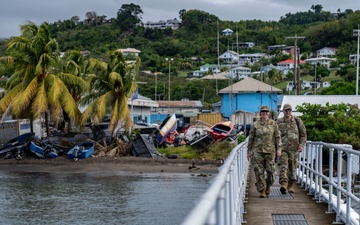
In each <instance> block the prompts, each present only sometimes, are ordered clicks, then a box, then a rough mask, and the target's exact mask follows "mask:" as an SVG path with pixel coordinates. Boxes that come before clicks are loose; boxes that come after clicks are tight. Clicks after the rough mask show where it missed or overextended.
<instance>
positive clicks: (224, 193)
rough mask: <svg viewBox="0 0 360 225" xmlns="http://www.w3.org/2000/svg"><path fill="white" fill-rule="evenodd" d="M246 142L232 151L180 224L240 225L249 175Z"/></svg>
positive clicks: (242, 218) (242, 219)
mask: <svg viewBox="0 0 360 225" xmlns="http://www.w3.org/2000/svg"><path fill="white" fill-rule="evenodd" d="M247 140H248V139H246V140H245V141H244V142H242V143H241V144H239V145H237V146H236V147H235V148H233V149H232V151H231V153H230V154H229V157H228V158H227V159H226V160H225V161H224V164H223V165H222V166H221V167H220V168H219V172H218V173H217V175H216V176H215V177H214V179H213V180H212V183H211V185H210V187H209V189H208V190H207V191H206V192H205V193H204V194H203V195H202V197H201V198H200V199H199V201H198V203H197V204H196V206H195V208H194V209H192V211H191V212H190V213H189V215H188V216H187V217H186V218H185V219H184V221H183V222H182V223H181V224H182V225H205V224H206V225H215V224H216V225H220V224H221V225H238V224H242V223H244V222H245V221H244V217H243V214H244V213H245V209H244V203H245V194H246V186H247V181H248V175H249V162H248V160H247Z"/></svg>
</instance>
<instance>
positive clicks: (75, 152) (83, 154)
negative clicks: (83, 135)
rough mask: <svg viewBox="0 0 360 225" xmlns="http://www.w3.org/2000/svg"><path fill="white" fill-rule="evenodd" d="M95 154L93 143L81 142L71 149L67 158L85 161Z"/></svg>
mask: <svg viewBox="0 0 360 225" xmlns="http://www.w3.org/2000/svg"><path fill="white" fill-rule="evenodd" d="M94 152H95V143H94V142H91V141H85V142H82V143H81V144H79V145H75V146H74V147H73V148H71V149H70V150H69V151H68V153H67V156H68V158H69V159H74V160H75V161H76V160H77V159H86V158H89V157H90V156H91V155H92V154H94Z"/></svg>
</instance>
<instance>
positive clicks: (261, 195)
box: [260, 189, 266, 198]
mask: <svg viewBox="0 0 360 225" xmlns="http://www.w3.org/2000/svg"><path fill="white" fill-rule="evenodd" d="M260 198H266V194H265V189H264V190H262V191H261V193H260Z"/></svg>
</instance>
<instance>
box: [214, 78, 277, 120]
mask: <svg viewBox="0 0 360 225" xmlns="http://www.w3.org/2000/svg"><path fill="white" fill-rule="evenodd" d="M281 93H282V90H280V89H278V88H276V87H273V86H271V85H268V84H266V83H264V82H261V81H258V80H256V79H254V78H250V77H249V78H245V79H243V80H241V81H239V82H237V83H235V84H232V85H230V86H228V87H226V88H224V89H221V90H220V91H219V95H220V98H221V107H220V113H222V114H223V115H224V117H228V118H230V116H231V115H233V114H235V113H236V111H238V110H243V111H246V112H250V113H256V112H259V111H260V107H261V106H262V105H267V106H269V108H270V110H271V111H277V99H278V98H277V95H278V94H281Z"/></svg>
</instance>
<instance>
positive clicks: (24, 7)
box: [0, 0, 360, 37]
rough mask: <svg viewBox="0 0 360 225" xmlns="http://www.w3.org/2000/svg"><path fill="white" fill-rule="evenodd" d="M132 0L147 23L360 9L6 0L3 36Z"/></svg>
mask: <svg viewBox="0 0 360 225" xmlns="http://www.w3.org/2000/svg"><path fill="white" fill-rule="evenodd" d="M130 3H134V4H136V5H139V6H140V7H141V8H142V10H143V12H144V14H143V16H142V17H143V21H144V22H147V21H158V20H166V19H171V18H179V11H180V10H181V9H185V10H190V9H199V10H202V11H205V12H208V13H211V14H214V15H216V16H218V17H219V18H220V19H221V20H232V21H239V20H247V19H260V20H264V21H270V20H275V21H277V20H279V19H280V17H281V16H284V15H285V14H286V13H289V12H290V13H296V12H299V11H307V10H309V9H310V7H311V5H316V4H320V5H322V6H323V10H326V11H331V12H336V11H337V10H338V9H341V11H345V10H346V9H352V10H354V11H356V10H359V9H360V2H359V1H358V0H342V1H331V0H317V1H313V0H302V1H294V0H181V1H179V0H132V1H129V2H125V1H122V0H102V1H100V0H61V1H55V0H31V1H29V0H5V1H2V2H1V7H0V37H10V36H17V35H19V34H20V30H19V26H20V25H21V24H24V23H25V22H26V21H27V20H30V21H33V22H35V23H37V24H40V23H41V22H44V21H47V22H51V23H52V22H55V21H58V20H66V19H70V18H71V17H72V16H79V17H80V19H82V20H83V19H85V14H86V12H89V11H95V12H97V14H98V15H106V16H107V17H108V18H113V17H116V14H117V12H118V10H119V9H120V8H121V6H122V5H123V4H130Z"/></svg>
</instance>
